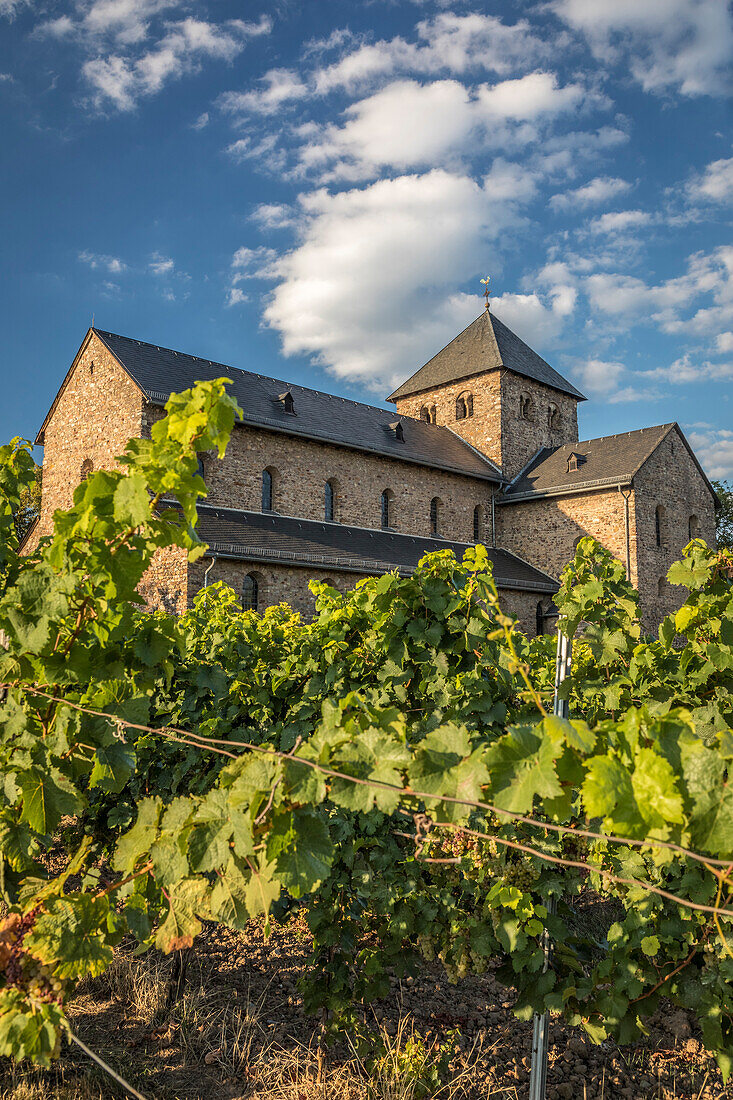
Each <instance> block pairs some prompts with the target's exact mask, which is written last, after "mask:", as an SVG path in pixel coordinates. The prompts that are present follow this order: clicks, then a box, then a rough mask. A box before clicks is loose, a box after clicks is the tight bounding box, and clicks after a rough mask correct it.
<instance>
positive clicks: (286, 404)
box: [277, 390, 296, 416]
mask: <svg viewBox="0 0 733 1100" xmlns="http://www.w3.org/2000/svg"><path fill="white" fill-rule="evenodd" d="M277 399H278V401H279V402H280V404H281V405H282V407H283V409H284V410H285V412H286V413H287V415H288V416H295V415H296V412H295V401H294V400H293V395H292V393H291V392H290V390H286V391H285V393H279V394H278V395H277Z"/></svg>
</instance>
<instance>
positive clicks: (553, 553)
mask: <svg viewBox="0 0 733 1100" xmlns="http://www.w3.org/2000/svg"><path fill="white" fill-rule="evenodd" d="M626 492H628V490H626ZM496 527H497V542H498V544H499V546H501V547H502V548H503V549H505V550H511V551H512V552H513V553H515V554H517V555H518V556H519V557H520V558H524V559H525V561H529V562H531V563H532V565H535V566H537V568H539V569H543V570H544V571H545V572H546V573H549V574H550V576H551V577H559V576H560V573H561V572H562V570H563V567H564V566H565V565H566V564H567V563H568V562H569V561H570V560H571V559H572V558H573V557H574V555H575V547H576V545H577V543H578V541H579V540H580V539H581V538H583V537H584V536H585V535H591V536H592V537H593V538H594V539H597V540H598V542H600V543H601V545H602V546H605V547H606V549H608V550H610V551H611V553H612V554H613V555H614V557H616V558H618V560H619V561H620V562H622V563H623V565H624V567H626V526H625V518H624V499H623V496H622V494H621V493H620V492H619V491H618V489H617V488H616V487H613V488H611V489H597V490H594V491H593V492H588V493H575V494H571V495H569V496H565V497H559V496H556V497H543V498H540V499H539V500H531V501H525V502H523V503H518V504H502V505H501V507H497V509H496ZM629 534H630V546H631V580H632V582H633V583H634V584H635V583H636V526H635V511H634V502H633V491H632V495H631V499H630V501H629Z"/></svg>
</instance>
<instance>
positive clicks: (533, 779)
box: [486, 723, 564, 813]
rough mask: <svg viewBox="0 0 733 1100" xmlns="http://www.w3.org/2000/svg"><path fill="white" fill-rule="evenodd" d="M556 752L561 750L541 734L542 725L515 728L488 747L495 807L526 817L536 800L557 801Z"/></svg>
mask: <svg viewBox="0 0 733 1100" xmlns="http://www.w3.org/2000/svg"><path fill="white" fill-rule="evenodd" d="M563 729H564V727H563ZM559 751H561V750H560V747H559V746H557V745H556V744H554V743H553V741H552V739H551V738H550V737H549V736H548V735H547V734H546V733H545V732H544V730H543V726H542V723H540V724H539V725H538V726H536V727H535V728H534V729H530V728H528V727H527V726H515V727H514V728H513V729H512V730H511V731H510V732H509V733H508V734H506V735H505V736H504V737H502V738H500V739H499V740H498V741H497V742H495V744H493V745H491V746H490V747H489V749H488V750H487V752H486V763H487V765H488V768H489V772H490V775H491V795H492V799H493V801H494V803H495V804H496V805H497V806H500V807H501V808H502V809H504V810H511V811H512V812H513V813H526V812H527V811H528V810H531V809H532V805H533V803H534V800H535V798H536V797H539V798H548V799H551V798H557V797H559V795H561V794H562V787H561V786H560V783H559V782H558V778H557V774H556V772H555V758H556V756H557V754H558V752H559Z"/></svg>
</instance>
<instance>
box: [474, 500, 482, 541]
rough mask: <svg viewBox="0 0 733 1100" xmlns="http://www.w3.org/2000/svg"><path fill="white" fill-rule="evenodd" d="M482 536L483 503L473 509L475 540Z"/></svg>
mask: <svg viewBox="0 0 733 1100" xmlns="http://www.w3.org/2000/svg"><path fill="white" fill-rule="evenodd" d="M480 538H481V505H480V504H477V505H476V507H475V508H474V510H473V541H474V542H478V541H479V539H480Z"/></svg>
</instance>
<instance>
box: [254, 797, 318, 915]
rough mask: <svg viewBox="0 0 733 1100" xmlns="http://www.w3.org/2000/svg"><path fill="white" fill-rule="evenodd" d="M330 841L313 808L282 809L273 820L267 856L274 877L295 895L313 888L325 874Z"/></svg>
mask: <svg viewBox="0 0 733 1100" xmlns="http://www.w3.org/2000/svg"><path fill="white" fill-rule="evenodd" d="M333 854H334V852H333V843H332V841H331V838H330V836H329V833H328V829H327V827H326V823H325V822H324V820H323V819H322V818H321V817H319V816H318V815H317V814H316V813H314V812H313V810H308V809H301V808H297V809H294V810H291V811H286V810H281V811H279V812H278V813H276V814H275V815H274V817H273V820H272V827H271V829H270V834H269V836H268V838H267V858H268V860H269V861H271V862H274V864H275V876H276V878H277V879H278V881H279V882H281V883H282V885H283V886H284V887H285V889H286V890H289V891H290V893H291V894H292V895H293V897H294V898H302V897H303V896H304V895H305V894H308V893H310V892H311V891H312V890H315V888H316V887H317V886H319V885H320V884H321V882H323V880H324V878H325V877H326V875H327V874H328V871H329V868H330V866H331V862H332V860H333Z"/></svg>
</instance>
